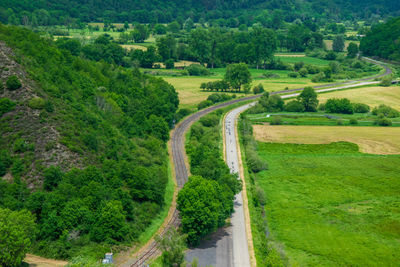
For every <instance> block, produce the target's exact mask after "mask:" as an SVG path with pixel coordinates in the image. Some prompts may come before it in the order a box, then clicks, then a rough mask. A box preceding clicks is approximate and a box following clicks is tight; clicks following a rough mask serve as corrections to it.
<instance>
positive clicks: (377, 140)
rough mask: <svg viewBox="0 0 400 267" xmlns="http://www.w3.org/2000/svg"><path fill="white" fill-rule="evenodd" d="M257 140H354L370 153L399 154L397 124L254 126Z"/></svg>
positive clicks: (399, 135) (310, 142)
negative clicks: (377, 125) (378, 125)
mask: <svg viewBox="0 0 400 267" xmlns="http://www.w3.org/2000/svg"><path fill="white" fill-rule="evenodd" d="M253 130H254V136H255V138H256V140H258V141H262V142H273V143H295V144H329V143H332V142H338V141H347V142H351V143H355V144H357V145H358V146H359V147H360V151H361V152H364V153H371V154H400V127H389V128H385V127H357V126H287V125H274V126H270V125H254V126H253Z"/></svg>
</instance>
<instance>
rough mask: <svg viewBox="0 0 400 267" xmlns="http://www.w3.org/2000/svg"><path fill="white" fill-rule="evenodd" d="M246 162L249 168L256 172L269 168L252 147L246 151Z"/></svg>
mask: <svg viewBox="0 0 400 267" xmlns="http://www.w3.org/2000/svg"><path fill="white" fill-rule="evenodd" d="M246 163H247V166H248V167H249V170H250V171H252V172H254V173H258V172H260V171H263V170H267V169H268V165H267V164H266V163H265V162H264V161H263V160H261V159H260V157H259V156H258V155H257V153H256V152H255V151H253V150H250V149H248V150H247V151H246Z"/></svg>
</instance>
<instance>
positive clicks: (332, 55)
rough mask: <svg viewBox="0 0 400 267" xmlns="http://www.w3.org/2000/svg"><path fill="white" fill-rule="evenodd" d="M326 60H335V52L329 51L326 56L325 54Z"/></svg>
mask: <svg viewBox="0 0 400 267" xmlns="http://www.w3.org/2000/svg"><path fill="white" fill-rule="evenodd" d="M325 59H326V60H335V59H336V53H335V52H333V51H329V52H328V53H327V54H326V56H325Z"/></svg>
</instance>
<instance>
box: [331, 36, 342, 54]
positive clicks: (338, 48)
mask: <svg viewBox="0 0 400 267" xmlns="http://www.w3.org/2000/svg"><path fill="white" fill-rule="evenodd" d="M332 49H333V51H335V52H343V50H344V37H343V35H336V37H335V39H333V43H332Z"/></svg>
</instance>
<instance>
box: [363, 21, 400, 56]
mask: <svg viewBox="0 0 400 267" xmlns="http://www.w3.org/2000/svg"><path fill="white" fill-rule="evenodd" d="M360 49H361V51H362V52H363V53H364V54H365V55H368V56H379V57H381V58H386V59H391V60H396V61H400V17H398V18H395V19H392V20H390V21H388V22H387V23H385V24H379V25H377V26H375V27H373V28H372V29H371V31H370V32H368V34H367V36H366V37H365V38H363V39H362V40H361V44H360Z"/></svg>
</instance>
